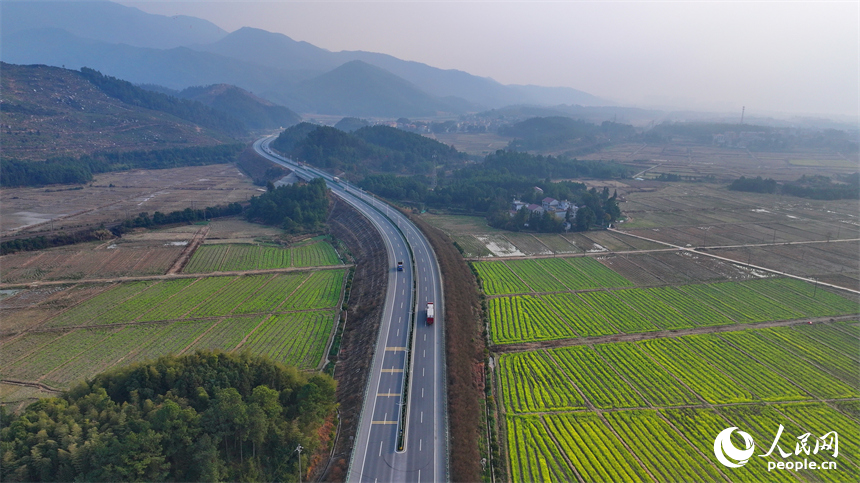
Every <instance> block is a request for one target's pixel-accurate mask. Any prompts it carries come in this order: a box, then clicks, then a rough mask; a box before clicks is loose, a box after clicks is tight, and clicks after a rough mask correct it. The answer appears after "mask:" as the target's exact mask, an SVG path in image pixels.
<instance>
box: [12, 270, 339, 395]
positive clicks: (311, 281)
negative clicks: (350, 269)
mask: <svg viewBox="0 0 860 483" xmlns="http://www.w3.org/2000/svg"><path fill="white" fill-rule="evenodd" d="M345 274H346V271H345V270H343V269H338V270H319V271H314V270H307V271H301V272H288V273H274V274H265V275H244V276H229V277H203V278H182V279H174V280H144V281H136V282H125V283H116V284H112V285H110V286H108V287H107V288H106V289H102V290H101V291H100V292H98V293H96V294H95V295H94V296H91V297H90V298H88V299H85V300H82V301H80V302H78V303H77V304H75V305H73V306H72V307H70V308H68V309H66V310H63V311H60V312H59V313H57V314H56V315H54V316H52V317H49V318H48V319H47V320H46V321H45V322H44V323H43V325H42V328H43V329H51V330H48V331H28V332H22V333H19V334H17V335H12V336H10V337H7V338H6V339H5V340H4V341H3V342H2V345H0V365H2V367H3V368H4V377H6V378H9V379H11V380H15V381H22V382H28V383H37V382H38V383H43V384H47V385H48V386H50V387H55V388H67V387H69V386H70V385H71V384H73V383H74V382H76V381H79V380H82V379H84V378H86V377H91V376H93V375H95V374H96V373H98V372H101V371H102V370H104V369H106V368H109V367H112V366H114V365H117V364H128V363H133V362H136V361H141V360H145V359H150V358H154V357H158V356H161V355H165V354H181V353H184V352H187V351H191V350H196V349H202V348H206V349H220V350H225V351H235V350H245V349H248V350H250V351H252V352H257V353H261V354H266V355H268V356H269V357H271V358H272V359H274V360H276V361H279V362H283V363H287V364H292V365H296V366H298V367H300V368H302V369H315V368H316V367H317V366H318V365H319V364H320V361H321V360H322V358H323V356H324V352H325V347H326V344H327V343H328V339H329V337H330V335H331V332H332V328H333V324H334V321H335V319H336V317H337V314H338V313H339V312H338V310H337V307H336V305H337V303H338V301H339V300H340V298H341V296H342V287H343V280H344V276H345ZM49 300H50V299H49ZM49 300H48V301H45V302H42V303H50V301H49Z"/></svg>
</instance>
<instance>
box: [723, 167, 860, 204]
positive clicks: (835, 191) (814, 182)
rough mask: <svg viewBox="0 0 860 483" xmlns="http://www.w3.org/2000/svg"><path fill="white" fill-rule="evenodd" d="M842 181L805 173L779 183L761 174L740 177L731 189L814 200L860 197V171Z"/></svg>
mask: <svg viewBox="0 0 860 483" xmlns="http://www.w3.org/2000/svg"><path fill="white" fill-rule="evenodd" d="M842 181H843V182H842V183H834V182H833V180H832V179H831V178H830V177H828V176H823V175H812V176H809V175H803V176H801V177H800V178H799V179H797V180H796V181H790V182H786V183H777V182H776V180H774V179H771V178H767V179H762V177H761V176H757V177H755V178H746V177H744V176H741V177H740V178H738V179H736V180H734V181H732V183H731V184H730V185H729V187H728V188H729V189H730V190H732V191H746V192H752V193H781V194H786V195H791V196H797V197H800V198H811V199H814V200H843V199H852V200H856V199H860V173H854V174H852V175H848V176H844V177H843V179H842Z"/></svg>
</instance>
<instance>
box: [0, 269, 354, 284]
mask: <svg viewBox="0 0 860 483" xmlns="http://www.w3.org/2000/svg"><path fill="white" fill-rule="evenodd" d="M352 266H353V265H352V264H341V265H323V266H320V267H287V268H266V269H261V270H239V271H231V272H207V273H171V274H165V275H142V276H139V277H115V278H84V279H79V280H49V281H44V282H42V281H40V282H28V283H0V290H2V289H13V288H36V287H45V286H49V285H71V284H81V283H116V282H135V281H138V280H173V279H179V278H202V277H235V276H237V275H265V274H267V273H286V272H306V271H311V270H340V269H344V268H350V267H352Z"/></svg>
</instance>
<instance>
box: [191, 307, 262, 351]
mask: <svg viewBox="0 0 860 483" xmlns="http://www.w3.org/2000/svg"><path fill="white" fill-rule="evenodd" d="M267 317H268V316H267V315H256V316H251V317H231V318H225V319H222V320H220V321H219V322H217V325H215V326H214V327H212V329H210V330H209V331H208V332H206V333H205V334H203V336H202V337H200V338H199V339H197V340H196V341H194V343H193V344H191V346H190V347H189V348H188V350H187V351H186V352H191V351H196V350H200V349H210V350H222V351H224V352H231V351H233V349H235V348H236V347H238V346H239V344H240V343H241V342H242V341H243V340H245V338H246V337H248V334H250V333H251V331H252V330H254V329H255V328H256V327H257V326H258V325H260V322H262V321H263V319H265V318H267Z"/></svg>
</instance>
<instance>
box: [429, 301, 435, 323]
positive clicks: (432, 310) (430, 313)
mask: <svg viewBox="0 0 860 483" xmlns="http://www.w3.org/2000/svg"><path fill="white" fill-rule="evenodd" d="M435 315H436V310H435V309H434V308H433V302H428V303H427V325H433V318H434V316H435Z"/></svg>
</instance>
